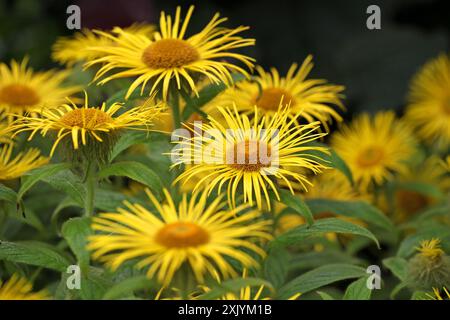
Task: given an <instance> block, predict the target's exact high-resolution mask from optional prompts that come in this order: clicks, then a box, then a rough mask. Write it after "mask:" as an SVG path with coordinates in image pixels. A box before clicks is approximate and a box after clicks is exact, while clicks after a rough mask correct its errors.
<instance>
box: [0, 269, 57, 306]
mask: <svg viewBox="0 0 450 320" xmlns="http://www.w3.org/2000/svg"><path fill="white" fill-rule="evenodd" d="M32 289H33V285H32V284H31V283H30V282H29V281H28V280H27V279H25V278H22V277H20V276H19V275H17V274H13V275H12V277H11V278H10V279H9V280H8V281H6V282H4V283H2V281H1V280H0V300H48V299H50V297H49V295H48V294H47V292H46V291H45V290H42V291H38V292H32Z"/></svg>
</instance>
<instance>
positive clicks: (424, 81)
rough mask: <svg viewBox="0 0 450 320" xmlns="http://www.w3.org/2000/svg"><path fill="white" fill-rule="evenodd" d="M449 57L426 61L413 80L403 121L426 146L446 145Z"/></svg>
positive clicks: (449, 123)
mask: <svg viewBox="0 0 450 320" xmlns="http://www.w3.org/2000/svg"><path fill="white" fill-rule="evenodd" d="M449 88H450V58H449V56H448V55H445V54H442V55H440V56H439V57H437V58H436V59H434V60H431V61H429V62H428V63H427V64H425V66H424V67H423V68H422V69H421V70H420V71H419V72H418V73H417V75H416V76H415V77H414V78H413V80H412V83H411V88H410V93H409V98H408V100H409V105H408V107H407V110H406V119H407V120H408V121H409V122H411V124H413V125H414V126H415V127H416V128H417V133H418V135H419V136H420V137H421V138H422V139H423V140H424V141H425V142H427V143H428V144H432V143H437V144H438V145H439V146H440V147H443V148H446V147H448V146H449V145H450V90H449Z"/></svg>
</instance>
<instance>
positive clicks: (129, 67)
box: [86, 6, 255, 99]
mask: <svg viewBox="0 0 450 320" xmlns="http://www.w3.org/2000/svg"><path fill="white" fill-rule="evenodd" d="M193 10H194V7H193V6H191V7H190V8H189V10H188V12H187V15H186V17H185V19H184V21H183V23H181V9H180V7H177V10H176V13H175V18H174V19H173V20H172V17H171V16H166V14H165V13H164V12H162V13H161V18H160V26H159V27H160V30H159V31H156V32H155V33H154V34H153V35H152V37H149V36H145V35H142V34H135V33H131V32H126V31H125V30H122V29H120V28H116V29H115V30H114V34H115V35H110V34H107V33H103V32H97V33H98V34H99V35H102V36H105V37H107V38H109V39H111V41H112V42H113V44H112V45H106V46H98V47H94V48H92V50H93V51H95V52H98V53H99V55H101V57H99V58H97V59H94V60H93V61H90V62H88V63H87V64H86V67H90V66H93V65H96V64H101V65H102V66H101V68H100V70H99V71H98V72H97V74H96V77H95V80H99V79H100V78H103V79H102V80H101V81H99V84H104V83H106V82H108V81H110V80H113V79H118V78H124V77H126V78H128V77H137V79H136V80H135V81H134V82H133V84H132V85H131V86H130V88H129V89H128V92H127V94H126V98H128V97H129V96H130V95H131V93H132V92H133V91H134V90H135V89H136V88H137V87H139V86H142V89H141V94H142V93H143V91H144V88H145V86H146V84H147V82H148V81H150V80H153V85H152V87H151V90H150V95H152V94H153V93H154V92H155V90H157V89H158V88H159V86H160V85H162V96H163V98H164V99H167V95H168V91H169V86H170V85H171V83H173V82H174V81H175V83H176V87H177V88H178V90H180V89H182V87H186V88H188V90H189V91H193V92H194V93H195V94H197V95H198V92H197V86H196V84H195V80H196V77H197V76H204V77H206V78H207V79H209V81H210V82H212V83H217V84H219V83H221V82H223V83H225V84H227V85H231V84H232V78H231V72H233V71H234V72H239V73H242V74H245V75H247V72H246V71H245V70H244V69H243V68H241V67H239V66H237V65H236V64H233V63H231V62H229V61H227V59H234V60H237V61H241V62H242V63H243V64H244V65H246V66H247V67H249V68H251V67H253V63H252V61H253V59H251V58H249V57H247V56H245V55H242V54H239V53H235V52H230V51H229V50H233V49H237V48H241V47H247V46H251V45H253V44H254V43H255V41H254V39H244V38H242V37H239V36H237V34H239V33H241V32H242V31H245V30H247V29H248V27H244V26H240V27H238V28H235V29H227V28H223V27H219V25H220V24H222V23H223V22H225V21H226V20H227V18H220V15H219V14H216V15H214V17H213V18H212V19H211V21H210V22H209V23H208V24H207V25H206V26H205V28H204V29H203V30H202V31H201V32H199V33H196V34H194V35H192V36H190V37H189V38H185V33H186V30H187V27H188V24H189V20H190V18H191V15H192V12H193ZM117 68H120V69H122V70H121V71H119V72H117V71H116V73H113V74H110V75H107V73H108V72H110V71H115V70H116V69H117Z"/></svg>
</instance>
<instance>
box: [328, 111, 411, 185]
mask: <svg viewBox="0 0 450 320" xmlns="http://www.w3.org/2000/svg"><path fill="white" fill-rule="evenodd" d="M331 145H332V147H333V148H334V149H335V150H336V152H337V153H338V154H339V155H340V156H341V157H342V158H343V159H344V160H345V162H346V163H347V164H348V166H349V167H350V169H351V171H352V173H353V177H354V179H355V181H356V182H357V183H358V184H359V186H360V190H361V191H363V192H365V191H366V190H367V189H368V188H369V187H370V186H371V185H372V182H374V183H375V184H378V185H379V184H381V183H383V182H384V181H385V180H386V179H387V178H390V177H391V176H392V172H401V171H405V170H406V168H407V166H406V163H405V162H406V161H407V160H408V159H409V158H410V157H411V156H412V155H413V153H414V152H415V145H416V143H415V139H414V138H413V135H412V132H411V130H410V128H409V127H408V126H407V125H405V123H404V122H402V121H401V120H396V119H395V114H394V113H393V112H390V111H386V112H379V113H377V114H376V115H375V116H373V117H372V116H370V115H369V114H362V115H360V116H358V117H357V118H356V119H354V120H353V122H352V123H351V124H349V125H345V126H343V127H342V128H341V130H340V131H339V132H336V133H335V134H333V136H332V140H331Z"/></svg>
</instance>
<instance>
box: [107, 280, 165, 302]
mask: <svg viewBox="0 0 450 320" xmlns="http://www.w3.org/2000/svg"><path fill="white" fill-rule="evenodd" d="M155 286H158V284H157V283H156V282H155V281H154V280H152V279H149V278H147V277H146V276H136V277H132V278H128V279H125V280H123V281H121V282H119V283H117V284H115V285H114V286H112V287H111V288H109V289H108V291H106V293H105V294H104V295H103V298H102V299H103V300H112V299H118V298H124V297H128V296H130V295H132V294H133V293H134V292H135V291H138V290H144V289H149V288H154V287H155Z"/></svg>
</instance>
